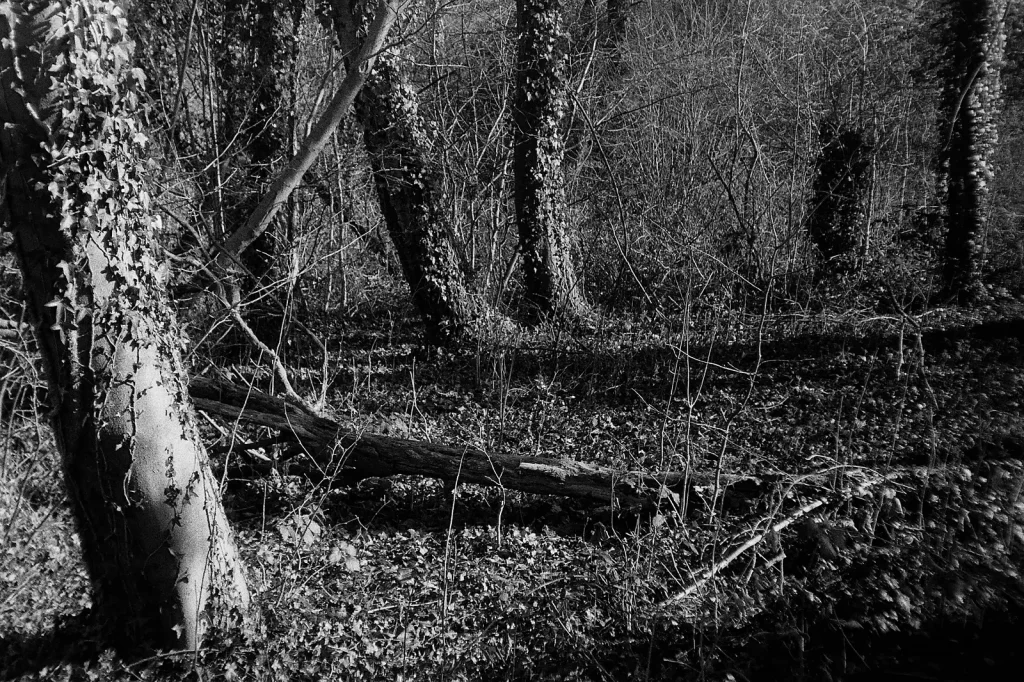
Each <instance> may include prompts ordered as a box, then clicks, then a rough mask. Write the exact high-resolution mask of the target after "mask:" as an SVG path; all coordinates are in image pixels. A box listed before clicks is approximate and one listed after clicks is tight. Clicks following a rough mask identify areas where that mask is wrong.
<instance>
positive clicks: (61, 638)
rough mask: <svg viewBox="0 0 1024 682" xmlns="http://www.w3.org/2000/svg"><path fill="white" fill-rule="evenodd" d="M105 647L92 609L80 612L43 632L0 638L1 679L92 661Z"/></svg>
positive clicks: (12, 678)
mask: <svg viewBox="0 0 1024 682" xmlns="http://www.w3.org/2000/svg"><path fill="white" fill-rule="evenodd" d="M106 648H107V647H106V645H105V644H104V643H103V641H102V639H101V637H100V635H99V632H98V629H97V626H96V623H95V619H94V618H93V616H92V612H91V611H88V610H86V611H82V612H80V613H77V614H75V615H72V616H66V617H64V618H62V619H61V620H60V621H59V622H58V623H57V624H56V625H55V626H54V627H53V628H52V629H50V630H48V631H45V632H42V633H38V634H35V635H28V636H21V635H17V634H8V635H5V636H4V637H0V680H14V679H17V678H19V677H21V676H23V675H27V674H39V673H42V672H43V670H44V669H46V668H54V667H56V666H60V665H62V664H65V663H73V664H78V663H83V662H85V661H89V660H94V659H96V658H98V657H99V655H100V654H101V653H102V652H103V651H104V650H105V649H106Z"/></svg>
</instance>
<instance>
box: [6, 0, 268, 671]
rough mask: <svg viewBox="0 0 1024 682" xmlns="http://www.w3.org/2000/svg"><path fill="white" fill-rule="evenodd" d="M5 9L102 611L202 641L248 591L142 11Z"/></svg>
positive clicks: (75, 492) (119, 640) (42, 343)
mask: <svg viewBox="0 0 1024 682" xmlns="http://www.w3.org/2000/svg"><path fill="white" fill-rule="evenodd" d="M0 7H2V8H3V12H2V15H0V34H2V37H3V48H2V49H0V69H2V74H3V75H2V77H0V78H2V80H0V89H2V91H3V95H4V98H3V105H0V119H2V120H3V122H4V124H5V127H4V132H3V139H2V144H0V151H2V154H3V170H4V175H5V180H6V181H5V189H6V195H5V202H4V204H5V207H6V209H7V211H8V213H9V217H10V226H11V229H12V231H13V233H14V237H15V249H16V252H17V254H18V257H19V260H20V263H21V269H22V273H23V280H24V288H25V291H26V295H27V298H28V310H29V312H30V314H31V318H32V322H33V325H34V327H35V331H36V335H37V339H38V345H39V350H40V353H41V355H42V358H43V361H44V366H45V368H46V372H47V377H48V380H49V396H50V402H51V408H52V411H51V419H52V425H53V429H54V432H55V435H56V439H57V444H58V446H59V448H60V451H61V454H62V456H63V461H64V468H65V480H66V483H67V487H68V491H69V497H70V500H71V506H72V509H73V511H74V515H75V517H76V520H77V527H78V531H79V535H80V537H81V545H82V553H83V557H84V559H85V563H86V567H87V569H88V571H89V575H90V577H91V579H92V585H93V592H94V596H93V601H94V608H95V610H96V612H97V615H98V617H99V621H100V622H101V623H103V624H104V625H105V626H107V627H108V628H109V629H110V631H111V633H110V634H111V636H112V637H113V640H114V642H115V644H117V645H118V646H119V647H121V648H122V649H123V650H129V651H135V650H138V649H140V648H142V649H147V648H150V647H154V646H156V647H173V648H181V647H188V648H191V647H195V646H197V645H198V643H199V642H200V641H201V639H202V636H203V632H204V631H205V628H206V627H207V626H208V625H214V626H217V627H234V626H236V625H237V624H238V623H240V622H241V621H243V620H244V619H245V618H246V616H247V615H248V612H249V610H250V602H249V593H248V589H247V587H246V582H245V576H244V572H243V569H242V565H241V563H240V560H239V558H238V555H237V552H236V549H235V545H234V542H233V539H232V537H231V532H230V529H229V528H228V524H227V520H226V518H225V515H224V511H223V508H222V506H221V502H220V490H219V487H218V484H217V481H216V480H215V479H214V478H213V477H212V474H211V472H210V469H209V466H208V462H207V458H206V453H205V451H204V449H203V446H202V443H201V441H200V439H199V434H198V432H197V429H196V424H195V419H194V416H193V412H192V409H191V407H190V401H189V399H188V397H187V392H186V389H185V386H186V381H185V373H184V370H183V367H182V363H181V359H180V355H179V346H180V343H181V341H180V335H179V331H178V329H177V326H176V325H175V322H174V315H173V313H172V311H171V309H170V307H169V305H168V302H167V300H166V294H165V289H164V285H163V281H162V280H161V277H160V273H159V263H158V261H157V259H156V256H155V254H154V251H153V248H152V246H153V237H154V232H155V230H157V229H158V228H159V220H158V218H156V217H155V216H154V214H153V213H152V211H151V210H150V205H149V202H150V198H149V193H148V191H147V185H146V178H145V173H144V170H145V161H144V159H143V158H142V146H143V145H144V144H145V137H144V135H143V133H142V132H141V130H140V128H139V119H138V118H137V117H136V112H137V109H138V93H139V92H140V90H141V84H140V83H139V82H138V81H137V80H136V76H135V75H134V74H133V73H132V70H131V60H130V58H131V51H132V46H131V43H130V42H129V41H128V37H127V33H126V31H127V27H126V22H125V20H124V18H123V16H122V13H121V10H120V9H119V8H118V6H117V5H116V4H115V3H114V2H112V1H110V0H67V1H66V2H63V3H58V2H53V3H51V4H50V5H47V6H41V5H38V4H36V3H22V2H4V3H2V4H0Z"/></svg>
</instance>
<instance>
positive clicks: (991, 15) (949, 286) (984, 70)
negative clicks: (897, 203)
mask: <svg viewBox="0 0 1024 682" xmlns="http://www.w3.org/2000/svg"><path fill="white" fill-rule="evenodd" d="M1006 6H1007V4H1006V0H948V2H947V3H946V7H945V8H944V10H943V13H942V15H943V17H944V18H945V19H946V20H947V22H946V28H945V32H944V33H945V34H944V35H942V37H941V40H942V44H943V45H944V46H946V52H945V55H944V60H945V61H944V64H943V66H942V68H941V69H940V77H941V78H942V79H943V81H944V83H943V86H944V87H943V94H942V106H941V112H942V121H941V125H940V126H939V130H940V135H941V140H940V144H942V145H943V146H942V149H941V153H940V163H941V169H940V173H939V176H940V189H941V190H943V192H944V195H945V196H944V199H945V204H946V245H945V254H944V258H943V265H944V275H945V287H946V292H947V294H948V295H950V296H952V297H955V298H957V299H960V300H964V301H971V300H974V299H977V298H978V297H979V296H981V295H982V294H983V289H982V281H981V275H982V267H983V265H984V255H985V254H984V239H985V228H986V224H987V222H988V213H989V185H990V184H991V182H992V176H993V172H992V153H993V151H994V149H995V145H996V141H997V134H998V133H997V128H996V117H997V115H998V111H999V105H1000V79H999V70H1000V62H1001V61H1002V55H1003V50H1004V47H1005V45H1006V31H1005V27H1004V19H1005V13H1006Z"/></svg>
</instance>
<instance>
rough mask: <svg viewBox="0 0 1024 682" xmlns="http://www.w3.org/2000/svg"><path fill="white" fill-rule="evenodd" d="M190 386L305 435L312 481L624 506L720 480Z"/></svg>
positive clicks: (218, 386)
mask: <svg viewBox="0 0 1024 682" xmlns="http://www.w3.org/2000/svg"><path fill="white" fill-rule="evenodd" d="M189 393H190V394H191V395H192V398H193V400H194V401H195V404H196V406H197V407H199V409H202V410H205V411H207V412H210V413H212V414H217V415H220V416H223V417H227V418H230V419H239V418H240V419H242V420H244V421H248V422H250V423H254V424H260V425H262V426H267V427H270V428H273V429H278V430H280V431H281V432H282V434H284V435H287V436H290V437H291V438H293V439H295V440H296V441H298V442H299V443H300V444H301V445H302V450H303V453H305V454H304V455H303V456H302V457H300V458H298V459H297V460H295V461H292V462H291V463H290V464H289V471H290V472H292V473H296V474H303V475H306V476H308V477H310V478H311V479H313V480H323V479H325V478H327V479H333V478H337V479H339V480H341V481H345V482H348V481H351V480H353V479H354V480H359V479H361V478H367V477H384V476H393V475H395V474H407V475H412V476H427V477H431V478H440V479H443V480H445V481H449V482H452V483H455V482H459V483H475V484H477V485H485V486H497V487H503V488H508V489H511V490H520V491H523V492H528V493H536V494H541V495H562V496H567V497H578V498H583V499H589V500H594V501H597V502H602V503H604V504H609V505H612V506H614V507H617V508H618V507H626V508H654V507H657V506H658V504H659V503H661V502H663V501H665V500H666V499H668V498H672V499H675V495H676V492H677V491H679V490H680V489H681V488H682V487H683V486H684V485H687V484H689V485H714V482H715V478H714V475H708V476H697V475H694V474H692V473H691V474H687V473H686V472H661V473H654V474H649V473H643V472H625V471H619V470H616V469H611V468H609V467H602V466H597V465H593V464H586V463H583V462H568V461H563V460H555V459H548V458H544V457H515V456H512V455H504V454H495V453H487V452H484V451H483V450H480V449H478V448H473V447H469V446H452V445H439V444H436V443H428V442H424V441H413V440H406V439H402V438H390V437H387V436H378V435H373V434H366V433H356V432H354V431H351V430H348V429H346V428H345V427H343V426H342V425H340V424H338V423H337V422H334V421H331V420H330V419H325V418H323V417H317V416H316V415H312V414H310V413H309V412H307V411H305V410H304V409H302V408H301V407H300V406H297V405H294V404H292V403H289V402H286V401H284V400H282V399H280V398H275V397H273V396H270V395H267V394H265V393H262V392H260V391H257V390H250V389H248V388H247V387H241V386H235V385H233V384H230V383H227V382H221V381H214V380H211V379H205V378H202V377H194V378H193V379H192V381H191V383H190V384H189ZM737 480H738V479H737ZM742 480H749V477H743V478H742ZM732 482H734V480H733V478H730V477H725V478H723V485H725V484H729V483H732Z"/></svg>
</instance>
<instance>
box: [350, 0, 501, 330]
mask: <svg viewBox="0 0 1024 682" xmlns="http://www.w3.org/2000/svg"><path fill="white" fill-rule="evenodd" d="M367 9H369V8H366V7H364V5H363V3H360V2H351V3H350V2H349V1H348V0H332V19H333V21H334V26H335V29H336V31H337V34H338V39H339V42H340V43H341V46H342V49H343V50H345V52H346V53H348V54H355V53H356V52H357V51H358V46H359V44H360V42H361V36H362V31H361V30H357V28H356V27H357V26H360V25H362V24H363V23H364V20H363V17H364V13H365V12H366V11H367ZM401 62H402V60H401V56H400V55H399V53H398V51H397V49H395V48H389V49H386V50H384V51H382V52H381V53H380V54H379V55H378V56H377V61H376V62H375V64H374V68H373V70H372V71H370V73H369V74H367V77H366V82H365V83H364V84H363V88H362V90H360V91H359V95H358V97H357V98H356V104H355V112H356V118H357V120H358V121H359V124H360V125H361V126H362V128H363V139H364V141H365V144H366V151H367V154H368V155H369V157H370V164H371V167H372V171H373V179H374V184H375V186H376V188H377V196H378V198H379V201H380V208H381V213H382V214H383V217H384V223H385V225H386V226H387V229H388V233H389V234H390V235H391V240H392V242H393V243H394V245H395V251H396V252H397V253H398V259H399V261H400V262H401V264H402V272H403V274H404V275H405V279H406V281H407V282H408V283H409V288H410V289H411V291H412V297H413V301H414V302H415V304H416V308H417V310H418V311H419V313H420V316H421V317H422V318H423V322H424V324H425V325H426V329H427V335H428V337H429V338H431V339H432V340H434V341H438V342H443V341H444V340H446V339H448V338H451V337H453V336H457V335H459V334H461V333H462V332H463V331H464V330H465V329H466V328H467V327H468V326H469V325H470V324H471V323H472V321H473V320H474V319H475V318H477V317H478V316H480V315H481V313H482V309H483V303H482V301H480V299H479V298H478V297H477V296H475V295H474V294H473V293H472V292H471V291H470V289H469V287H468V285H467V281H466V272H465V268H464V266H463V263H462V261H461V259H460V258H459V257H458V254H457V252H456V250H455V247H454V244H453V243H452V230H451V225H450V224H449V222H448V219H447V216H446V215H445V212H444V210H443V205H442V202H443V196H442V193H441V182H440V169H439V168H438V166H437V163H436V162H435V161H434V160H433V159H432V158H431V154H430V146H431V145H430V140H429V137H428V135H427V133H426V130H425V127H424V125H423V121H422V119H421V118H420V115H419V113H418V102H417V97H416V92H415V91H414V90H413V88H412V87H411V86H410V85H409V84H408V82H406V79H405V78H404V76H403V72H402V71H403V70H402V64H401Z"/></svg>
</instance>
